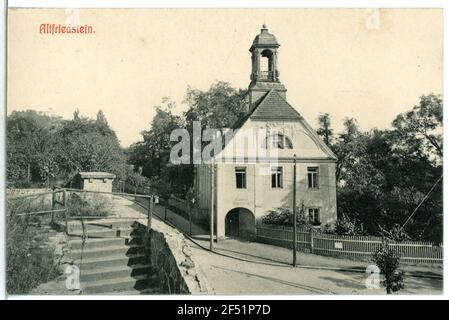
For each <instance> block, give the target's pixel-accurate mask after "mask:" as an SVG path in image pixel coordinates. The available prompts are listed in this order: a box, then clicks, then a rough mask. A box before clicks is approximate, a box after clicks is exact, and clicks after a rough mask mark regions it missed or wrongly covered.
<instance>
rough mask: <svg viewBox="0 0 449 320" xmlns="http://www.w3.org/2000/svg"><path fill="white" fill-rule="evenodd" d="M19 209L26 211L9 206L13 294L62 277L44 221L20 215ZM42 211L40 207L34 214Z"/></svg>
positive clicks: (8, 253)
mask: <svg viewBox="0 0 449 320" xmlns="http://www.w3.org/2000/svg"><path fill="white" fill-rule="evenodd" d="M30 202H31V201H30ZM19 209H20V210H22V209H21V206H19V205H9V206H8V207H7V216H6V228H7V229H6V236H7V238H6V276H7V278H6V290H7V292H8V293H9V294H25V293H28V292H29V291H30V290H31V289H33V288H35V287H37V286H38V285H40V284H41V283H46V282H48V281H50V280H52V279H55V278H56V277H57V276H58V275H59V274H60V272H59V269H58V266H57V263H56V262H55V255H54V252H53V249H52V248H51V247H48V246H47V244H46V240H47V238H46V235H45V234H44V233H43V230H42V228H41V226H40V222H41V221H40V219H39V218H38V217H36V216H30V217H19V216H16V213H18V211H17V210H19ZM28 209H31V208H28ZM41 209H42V207H41V206H40V205H36V206H35V208H33V210H30V212H32V211H39V210H41Z"/></svg>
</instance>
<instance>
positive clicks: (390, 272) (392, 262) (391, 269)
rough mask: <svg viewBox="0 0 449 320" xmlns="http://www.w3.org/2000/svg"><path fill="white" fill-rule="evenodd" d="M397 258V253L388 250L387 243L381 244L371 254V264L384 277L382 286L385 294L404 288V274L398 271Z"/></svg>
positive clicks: (390, 249) (391, 249)
mask: <svg viewBox="0 0 449 320" xmlns="http://www.w3.org/2000/svg"><path fill="white" fill-rule="evenodd" d="M399 258H400V255H399V252H398V251H397V250H395V249H393V248H390V246H389V245H388V242H383V243H382V245H381V247H380V248H379V249H378V250H377V251H376V252H374V254H373V257H372V260H373V262H374V263H375V264H376V265H377V267H378V268H379V269H380V271H381V272H382V274H383V275H384V276H385V280H383V281H382V285H383V286H384V287H385V288H386V290H387V294H390V293H392V292H396V291H399V290H401V289H403V288H404V273H403V272H402V271H399V270H398V267H399Z"/></svg>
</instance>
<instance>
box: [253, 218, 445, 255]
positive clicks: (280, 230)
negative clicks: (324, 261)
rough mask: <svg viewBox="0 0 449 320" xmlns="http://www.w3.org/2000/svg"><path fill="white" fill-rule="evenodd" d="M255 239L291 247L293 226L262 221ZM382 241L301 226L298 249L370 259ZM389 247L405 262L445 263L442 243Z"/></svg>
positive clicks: (414, 242) (399, 243) (392, 243)
mask: <svg viewBox="0 0 449 320" xmlns="http://www.w3.org/2000/svg"><path fill="white" fill-rule="evenodd" d="M256 240H257V241H259V242H263V243H267V244H272V245H277V246H282V247H287V248H291V247H292V242H293V230H292V228H291V227H284V226H277V225H268V224H259V225H257V227H256ZM381 244H382V238H381V237H373V236H340V235H332V234H326V233H322V232H320V231H317V230H306V229H303V228H298V232H297V246H298V250H300V251H305V252H311V253H316V254H322V255H331V256H347V257H356V258H364V259H369V258H370V257H371V255H372V254H373V253H374V252H375V251H376V250H377V249H378V248H379V246H380V245H381ZM389 246H391V247H394V248H395V249H396V250H398V252H399V254H400V256H401V260H402V261H404V262H411V263H443V246H439V245H435V244H432V243H430V242H421V241H403V242H392V241H389Z"/></svg>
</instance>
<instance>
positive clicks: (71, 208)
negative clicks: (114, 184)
mask: <svg viewBox="0 0 449 320" xmlns="http://www.w3.org/2000/svg"><path fill="white" fill-rule="evenodd" d="M67 208H68V214H69V216H70V217H80V216H81V217H91V216H98V217H107V216H108V215H110V214H111V212H112V201H111V199H110V198H109V196H107V195H102V194H89V193H83V194H81V195H79V194H77V193H75V192H73V193H71V194H70V195H69V197H68V199H67Z"/></svg>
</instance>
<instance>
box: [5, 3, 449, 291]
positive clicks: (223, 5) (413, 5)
mask: <svg viewBox="0 0 449 320" xmlns="http://www.w3.org/2000/svg"><path fill="white" fill-rule="evenodd" d="M7 6H8V7H21V8H30V7H32V8H68V7H76V8H256V7H270V8H289V7H290V8H298V7H299V8H301V7H311V8H316V7H321V8H326V7H330V8H372V7H384V8H443V9H444V12H443V18H444V31H446V30H447V26H448V22H447V21H448V19H449V16H448V15H449V14H448V10H447V8H448V4H447V3H446V2H445V1H421V0H420V1H418V0H417V1H386V0H383V1H354V0H352V1H345V3H344V4H340V3H336V2H335V1H319V0H318V1H293V0H291V1H288V0H279V1H272V0H267V1H254V0H253V1H249V0H238V1H237V0H227V1H225V0H217V1H213V2H211V1H204V0H200V1H198V0H196V1H189V2H186V1H179V0H178V1H175V0H166V1H160V0H155V1H151V2H149V1H144V0H115V1H105V0H96V1H95V0H90V1H88V0H78V1H75V0H72V1H69V0H34V1H33V0H10V1H8V4H7ZM0 10H3V11H4V7H3V6H2V8H1V9H0ZM3 11H1V12H0V13H1V16H2V19H3V21H2V27H4V26H5V15H4V12H3ZM2 31H3V29H2ZM447 39H448V38H447V33H446V32H444V52H446V49H447V46H446V44H447ZM0 41H2V43H5V42H4V41H5V32H1V35H0ZM2 49H3V50H1V53H0V57H1V58H3V61H5V60H4V53H5V46H3V48H2ZM448 59H449V58H448V57H447V55H444V65H447V63H448V62H449V61H448ZM4 70H5V69H4V65H2V66H1V67H0V73H1V75H2V81H1V84H0V91H1V93H0V99H1V101H5V96H4V94H5V82H4V79H5V77H4ZM444 79H445V80H446V79H447V71H446V68H444ZM447 89H448V85H447V82H446V81H444V92H443V94H444V93H446V92H447V91H448V90H447ZM444 96H445V95H444ZM0 115H1V116H2V117H4V116H5V108H2V110H0ZM448 116H449V113H448V111H447V108H444V119H445V121H444V127H446V125H447V124H448V122H449V120H447V119H448ZM3 119H4V118H3ZM4 123H5V122H4V121H0V138H1V139H0V141H1V142H0V143H1V151H0V154H1V156H0V167H1V168H2V172H3V173H4V172H5V162H4V156H5V152H4V151H5V149H4V148H5V145H4V141H5V140H4V138H5V136H4ZM448 136H449V134H446V130H445V134H444V139H445V140H447V138H448ZM447 165H448V160H447V157H445V158H444V166H445V167H446V166H447ZM448 182H449V177H446V176H445V177H444V203H447V201H448V200H449V197H448V191H447V189H448V188H447V186H448ZM4 184H5V180H4V175H3V177H2V178H1V179H0V188H1V190H2V193H1V196H0V207H1V208H4V188H5V185H4ZM446 207H447V205H445V206H444V211H445V212H446ZM2 211H3V212H4V210H2ZM445 215H446V214H445ZM448 227H449V221H448V219H447V218H446V217H445V219H444V230H445V232H444V243H445V244H446V246H445V248H444V256H445V257H446V256H448V252H449V248H448V246H447V244H448V243H449V232H447V230H449V228H448ZM0 235H1V238H0V239H1V240H0V241H1V242H0V257H1V258H0V272H1V273H2V275H1V276H0V298H2V297H4V292H5V286H4V279H5V278H4V272H5V261H4V258H5V252H4V239H5V238H4V235H5V230H4V214H2V215H1V218H0ZM446 265H447V263H446V262H444V264H443V267H444V280H443V285H444V287H443V290H444V291H443V292H444V294H443V295H436V296H430V295H407V296H402V295H401V296H395V295H392V296H390V295H389V296H387V295H382V296H371V295H313V296H312V295H298V296H296V295H245V296H236V295H222V296H203V295H200V296H191V295H186V296H167V295H157V296H137V297H134V296H14V297H11V296H10V297H8V298H9V299H17V300H27V299H40V300H54V299H60V300H97V299H108V300H137V299H138V300H197V299H202V300H219V299H224V300H236V299H239V300H250V299H256V300H257V299H270V300H310V299H323V300H338V299H354V300H369V299H374V300H385V299H388V300H421V299H424V300H434V299H437V300H443V299H447V298H449V293H448V290H445V288H447V287H448V284H449V279H448V275H449V273H448V270H446Z"/></svg>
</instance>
